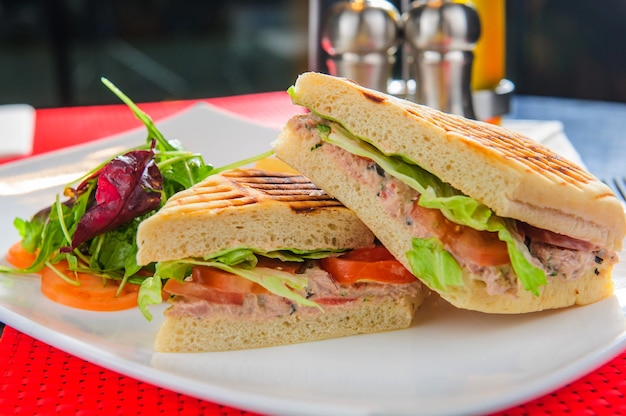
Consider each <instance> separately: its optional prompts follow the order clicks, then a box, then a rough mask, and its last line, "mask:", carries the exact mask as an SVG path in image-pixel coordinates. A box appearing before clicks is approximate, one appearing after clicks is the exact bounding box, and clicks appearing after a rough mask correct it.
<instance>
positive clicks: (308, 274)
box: [165, 261, 422, 320]
mask: <svg viewBox="0 0 626 416" xmlns="http://www.w3.org/2000/svg"><path fill="white" fill-rule="evenodd" d="M300 276H302V277H304V278H306V279H307V281H308V285H307V287H306V289H305V290H304V291H303V292H302V295H303V296H305V297H306V298H307V299H310V300H312V301H314V302H316V303H317V304H318V305H320V306H321V308H322V310H321V309H320V308H317V307H312V306H303V305H299V304H298V303H297V302H294V301H293V300H289V299H287V298H284V297H281V296H278V295H275V294H272V293H269V292H268V293H252V292H250V293H245V294H243V295H242V296H241V298H240V299H237V300H235V301H228V302H223V301H222V302H215V301H211V300H207V299H203V298H201V297H192V296H174V297H173V298H171V299H170V303H171V305H172V306H171V307H170V308H168V309H167V310H166V311H165V314H166V316H168V317H180V316H193V317H198V318H202V317H208V316H211V317H213V318H219V317H229V318H233V317H241V318H245V319H252V320H265V319H271V318H275V317H280V316H286V315H292V314H299V315H309V314H318V313H324V311H323V310H327V309H329V308H349V307H351V306H352V305H354V304H356V303H360V302H380V301H383V300H386V301H387V300H394V301H400V300H401V299H403V298H406V297H415V296H417V295H418V294H419V293H420V291H421V290H422V289H421V283H419V281H418V280H417V279H416V280H415V282H414V283H405V284H392V283H378V282H358V283H355V284H351V285H341V284H339V283H337V282H336V281H335V279H334V278H333V277H332V276H331V275H330V274H329V273H328V272H326V271H325V270H322V269H321V268H319V267H318V266H317V265H316V264H315V261H310V262H309V263H308V264H307V267H306V268H305V269H304V271H303V272H302V273H301V274H300ZM186 281H187V282H191V281H192V277H188V278H187V279H186Z"/></svg>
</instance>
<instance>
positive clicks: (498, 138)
mask: <svg viewBox="0 0 626 416" xmlns="http://www.w3.org/2000/svg"><path fill="white" fill-rule="evenodd" d="M406 111H407V112H408V113H409V114H411V115H413V116H415V117H418V118H420V119H424V114H420V113H418V112H417V111H416V110H413V109H411V108H406ZM421 111H422V112H423V113H425V114H426V115H427V116H428V117H427V118H428V120H429V121H430V122H432V123H433V124H435V125H437V126H438V127H440V128H442V129H443V130H445V131H446V132H447V133H456V134H459V135H462V136H464V137H465V138H466V139H469V140H472V141H474V142H476V143H479V144H481V145H482V146H485V147H487V148H489V149H491V150H493V151H495V152H497V153H499V154H501V155H502V156H504V157H505V158H507V159H513V160H516V161H518V162H520V163H522V164H523V165H525V166H527V167H528V168H529V169H532V170H538V171H542V172H544V173H546V174H550V175H553V176H555V177H557V178H558V179H560V180H561V181H563V182H564V183H568V184H570V185H573V186H576V187H579V188H580V187H581V185H582V184H586V183H589V182H592V181H594V180H595V178H594V177H593V176H592V175H591V174H590V173H588V172H586V171H585V170H583V169H581V168H580V167H578V166H576V165H573V164H571V163H569V162H568V161H565V160H564V159H563V158H561V157H560V156H558V155H557V154H555V153H553V152H552V151H551V150H549V149H547V148H546V147H544V146H541V145H539V144H538V143H536V142H534V141H533V140H531V139H529V138H528V137H526V136H523V135H521V134H517V133H514V132H511V131H506V132H505V131H500V127H498V126H495V125H490V124H484V123H481V124H479V123H476V122H472V121H470V120H466V119H461V118H458V117H452V116H447V115H445V114H437V113H435V112H434V111H432V110H431V109H429V108H424V109H421Z"/></svg>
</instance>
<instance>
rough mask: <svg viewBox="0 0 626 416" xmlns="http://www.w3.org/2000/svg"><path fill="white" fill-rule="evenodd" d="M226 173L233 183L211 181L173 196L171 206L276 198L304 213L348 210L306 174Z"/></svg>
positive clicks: (214, 206) (184, 208)
mask: <svg viewBox="0 0 626 416" xmlns="http://www.w3.org/2000/svg"><path fill="white" fill-rule="evenodd" d="M222 176H223V177H225V178H227V179H229V180H230V181H231V182H217V181H207V182H205V183H204V184H202V185H198V186H196V187H194V188H193V189H191V190H188V192H183V193H180V194H178V195H176V196H175V197H173V198H172V199H171V200H170V204H171V205H170V207H171V206H173V205H174V206H176V210H177V211H178V212H192V211H197V210H218V209H225V208H231V207H233V208H234V207H243V206H245V205H254V204H262V203H263V200H272V201H276V202H280V203H283V204H286V205H287V206H289V208H290V209H292V210H293V211H295V212H303V213H310V212H312V211H315V210H321V209H327V208H333V209H345V207H343V205H342V204H341V203H340V202H339V201H337V200H336V199H335V198H332V197H331V196H330V195H328V194H327V193H326V192H324V191H322V190H321V189H320V188H318V187H317V186H315V185H314V184H313V183H312V182H311V181H310V180H309V179H308V178H306V177H304V176H302V175H294V174H289V173H280V172H278V173H274V172H271V173H270V172H266V171H261V170H233V171H228V172H224V173H223V174H222ZM165 209H168V207H165Z"/></svg>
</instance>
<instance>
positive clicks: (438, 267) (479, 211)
mask: <svg viewBox="0 0 626 416" xmlns="http://www.w3.org/2000/svg"><path fill="white" fill-rule="evenodd" d="M331 126H332V127H331V130H330V132H328V133H326V131H327V129H322V130H318V131H319V132H320V137H321V138H322V140H324V141H326V142H328V143H331V144H334V145H336V146H339V147H341V148H343V149H344V150H347V151H348V152H350V153H352V154H355V155H357V156H361V157H365V158H368V159H371V160H373V161H374V162H375V163H377V164H378V165H379V166H380V167H381V168H382V169H383V170H384V171H385V172H387V173H388V174H390V175H392V176H394V177H396V178H397V179H399V180H401V181H402V182H404V183H405V184H407V185H408V186H410V187H411V188H413V189H415V190H416V191H418V192H419V193H420V194H421V196H420V199H419V201H418V204H419V205H420V206H423V207H425V208H434V209H439V210H440V211H441V213H442V214H443V215H444V216H445V217H446V218H447V219H449V220H450V221H452V222H454V223H456V224H460V225H465V226H468V227H471V228H474V229H476V230H480V231H489V232H497V233H498V238H499V239H500V240H501V241H503V242H505V243H506V245H507V250H508V253H509V258H510V259H511V265H512V267H513V270H515V273H516V274H517V277H518V278H519V280H520V282H521V283H522V286H523V287H524V289H526V290H528V291H530V292H531V293H533V294H534V295H535V296H539V288H540V287H541V286H542V285H545V284H546V283H547V280H546V276H545V273H544V272H543V270H541V269H540V268H538V267H537V266H535V265H534V264H532V261H531V256H530V253H529V252H528V249H527V248H526V246H524V245H523V244H522V243H521V240H520V238H519V237H516V234H515V232H514V231H512V230H515V224H514V221H513V220H506V219H504V218H501V217H498V216H497V215H496V214H495V213H494V212H493V211H492V210H491V209H490V208H489V207H487V206H486V205H484V204H482V203H480V202H479V201H477V200H475V199H473V198H471V197H469V196H467V195H464V194H463V193H461V192H460V191H459V190H457V189H455V188H453V187H452V186H450V185H449V184H447V183H444V182H443V181H441V180H440V179H439V178H438V177H436V176H435V175H433V174H432V173H430V172H428V171H426V170H425V169H423V168H421V167H420V166H418V165H417V164H415V163H414V162H412V161H411V160H410V159H409V158H407V157H406V156H404V155H387V154H384V153H383V152H381V151H380V150H379V149H377V148H376V147H375V146H373V145H372V144H370V143H368V142H367V141H365V140H363V139H361V138H358V137H356V136H354V135H353V134H352V133H350V132H349V131H347V130H346V129H345V128H343V127H342V126H340V125H339V124H337V123H332V125H331ZM414 240H419V239H414ZM442 249H443V247H439V246H437V245H436V244H434V243H432V242H429V243H425V242H423V241H418V242H415V241H414V242H413V249H412V250H411V251H410V252H409V253H407V257H408V258H409V262H410V264H411V267H412V268H413V270H412V271H413V273H414V274H416V275H417V276H420V277H422V274H423V273H426V274H427V275H428V276H430V277H425V279H426V281H427V282H431V283H432V285H433V286H432V287H435V288H440V289H444V288H445V287H446V286H448V285H460V284H462V280H460V279H458V278H457V277H455V276H446V275H444V273H447V272H449V271H450V270H452V268H451V267H450V265H449V263H450V259H451V260H452V261H455V260H454V258H452V256H450V259H448V258H447V257H446V256H443V255H442V254H441V250H442ZM426 252H429V253H426ZM427 258H428V259H429V260H433V261H435V262H437V264H435V265H434V266H433V270H432V271H431V270H428V269H425V268H424V266H423V263H424V262H425V261H426V260H425V259H427ZM455 262H456V261H455ZM457 267H458V264H457ZM459 270H460V269H459Z"/></svg>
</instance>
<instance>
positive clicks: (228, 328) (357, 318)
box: [155, 289, 428, 352]
mask: <svg viewBox="0 0 626 416" xmlns="http://www.w3.org/2000/svg"><path fill="white" fill-rule="evenodd" d="M427 293H428V292H427V290H425V289H423V290H421V291H420V292H418V295H417V296H415V297H412V296H405V297H402V298H400V299H392V298H381V299H377V300H371V301H359V302H358V303H357V302H354V303H352V304H349V305H343V306H339V307H330V308H327V309H326V310H325V311H324V312H318V313H308V314H299V313H297V312H296V313H293V314H290V315H285V316H277V317H274V318H270V319H262V320H257V319H242V318H238V317H232V316H220V315H215V316H209V317H194V316H176V317H167V318H166V320H165V322H164V323H163V325H162V326H161V327H160V328H159V331H158V333H157V337H156V341H155V350H156V351H158V352H213V351H231V350H241V349H248V348H264V347H272V346H277V345H287V344H295V343H302V342H311V341H318V340H323V339H330V338H337V337H344V336H351V335H357V334H367V333H376V332H383V331H393V330H399V329H404V328H408V327H409V326H411V322H412V320H413V316H414V314H415V311H416V310H417V308H418V307H419V306H420V305H421V304H422V302H423V300H424V297H425V296H426V294H427Z"/></svg>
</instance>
